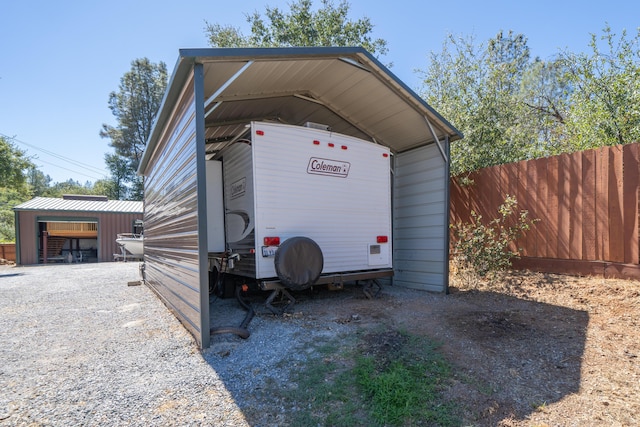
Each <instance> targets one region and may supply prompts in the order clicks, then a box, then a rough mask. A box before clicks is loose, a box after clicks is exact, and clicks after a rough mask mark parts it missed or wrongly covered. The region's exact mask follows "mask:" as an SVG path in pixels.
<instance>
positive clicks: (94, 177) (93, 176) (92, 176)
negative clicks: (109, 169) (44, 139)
mask: <svg viewBox="0 0 640 427" xmlns="http://www.w3.org/2000/svg"><path fill="white" fill-rule="evenodd" d="M37 159H38V162H42V163H46V164H48V165H51V166H55V167H57V168H60V169H64V170H66V171H69V172H73V173H75V174H78V175H83V176H86V177H88V178H93V179H95V180H98V179H104V176H103V177H102V178H99V177H96V176H95V175H88V174H86V173H84V172H78V171H75V170H73V169H69V168H65V167H64V166H60V165H56V164H55V163H51V162H47V161H46V160H42V159H40V158H37Z"/></svg>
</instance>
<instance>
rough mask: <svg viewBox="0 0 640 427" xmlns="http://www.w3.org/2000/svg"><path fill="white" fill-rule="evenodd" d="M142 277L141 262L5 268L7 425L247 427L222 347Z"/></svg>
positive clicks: (0, 400) (0, 389)
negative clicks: (219, 360) (200, 345)
mask: <svg viewBox="0 0 640 427" xmlns="http://www.w3.org/2000/svg"><path fill="white" fill-rule="evenodd" d="M138 278H139V275H138V264H137V263H102V264H80V265H78V264H72V265H49V266H37V267H36V266H34V267H12V268H9V267H0V331H1V334H0V360H2V364H1V365H0V425H10V426H22V425H29V426H31V425H38V426H40V425H45V426H49V425H50V426H71V425H83V426H98V425H100V426H110V425H118V426H122V425H125V426H150V425H181V426H185V425H198V426H199V425H219V426H223V425H228V426H243V425H248V423H247V422H246V421H245V417H244V416H243V413H242V412H241V411H240V410H239V408H238V405H237V403H236V401H235V399H234V398H233V397H232V395H231V393H230V392H229V390H228V389H227V387H226V385H225V383H224V382H223V380H222V379H221V377H220V376H219V374H218V373H217V371H216V369H214V367H213V365H212V364H213V363H214V362H215V360H214V359H215V354H213V353H211V354H212V355H211V356H210V358H209V359H210V360H207V357H203V353H201V352H200V351H198V349H197V347H196V345H195V344H194V341H193V339H192V337H191V336H190V335H189V334H188V333H187V332H186V331H185V329H184V328H183V327H182V326H181V324H180V323H179V322H178V321H177V320H176V318H175V317H174V316H173V315H171V313H170V312H169V311H168V310H167V308H166V307H165V306H164V305H163V304H162V303H161V302H160V300H159V299H158V298H157V297H156V296H155V295H154V294H153V293H152V292H151V291H150V290H149V289H148V288H147V287H146V286H127V283H128V282H129V281H135V280H137V279H138ZM237 341H238V339H235V341H234V340H233V339H230V342H231V343H232V344H233V343H235V342H237ZM233 345H237V344H233ZM228 375H229V376H232V375H231V374H228Z"/></svg>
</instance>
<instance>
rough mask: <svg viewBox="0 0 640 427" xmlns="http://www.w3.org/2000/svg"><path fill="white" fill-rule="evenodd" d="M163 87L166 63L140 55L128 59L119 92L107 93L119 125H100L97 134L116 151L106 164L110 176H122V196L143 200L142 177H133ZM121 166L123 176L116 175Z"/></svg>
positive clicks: (165, 82)
mask: <svg viewBox="0 0 640 427" xmlns="http://www.w3.org/2000/svg"><path fill="white" fill-rule="evenodd" d="M166 87H167V66H166V65H165V63H164V62H160V63H158V64H154V63H152V62H150V61H149V59H147V58H142V59H136V60H134V61H132V62H131V70H130V71H128V72H127V73H125V74H124V76H123V77H122V78H121V79H120V86H119V90H118V92H111V94H110V95H109V108H110V109H111V112H112V113H113V115H114V116H115V118H116V120H117V122H118V124H117V125H116V126H115V127H114V126H110V125H107V124H103V125H102V130H101V131H100V136H101V137H103V138H109V139H110V140H111V141H110V143H109V145H110V146H111V147H113V148H114V150H115V153H114V154H113V156H116V157H117V158H118V159H119V160H118V161H117V162H116V161H113V162H111V163H109V162H108V163H107V166H108V167H109V170H110V171H111V173H112V176H113V175H114V174H118V177H117V178H115V179H117V180H118V181H120V180H121V179H122V183H123V184H124V185H123V188H126V189H127V192H126V193H124V194H121V196H122V197H123V198H129V199H133V200H142V197H143V191H142V190H143V183H142V178H140V177H138V176H136V171H137V169H138V165H139V164H140V159H141V157H142V153H143V152H144V148H145V145H146V142H147V139H148V138H149V135H150V134H151V129H152V127H153V119H154V117H155V114H156V113H157V111H158V109H159V108H160V103H161V102H162V97H163V96H164V91H165V89H166ZM122 165H126V170H127V174H126V176H124V178H122V177H120V175H119V174H120V173H121V171H120V170H119V168H120V167H121V166H122ZM111 166H114V167H115V169H113V168H112V167H111Z"/></svg>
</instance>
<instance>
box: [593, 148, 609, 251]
mask: <svg viewBox="0 0 640 427" xmlns="http://www.w3.org/2000/svg"><path fill="white" fill-rule="evenodd" d="M608 158H609V152H608V150H607V149H606V148H599V149H597V150H596V259H602V260H608V259H609V186H608V184H607V179H608V177H609V161H608Z"/></svg>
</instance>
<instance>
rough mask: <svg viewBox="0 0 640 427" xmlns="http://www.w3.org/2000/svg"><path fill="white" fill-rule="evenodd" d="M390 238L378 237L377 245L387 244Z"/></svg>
mask: <svg viewBox="0 0 640 427" xmlns="http://www.w3.org/2000/svg"><path fill="white" fill-rule="evenodd" d="M388 241H389V238H388V237H387V236H376V242H377V243H387V242H388Z"/></svg>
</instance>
